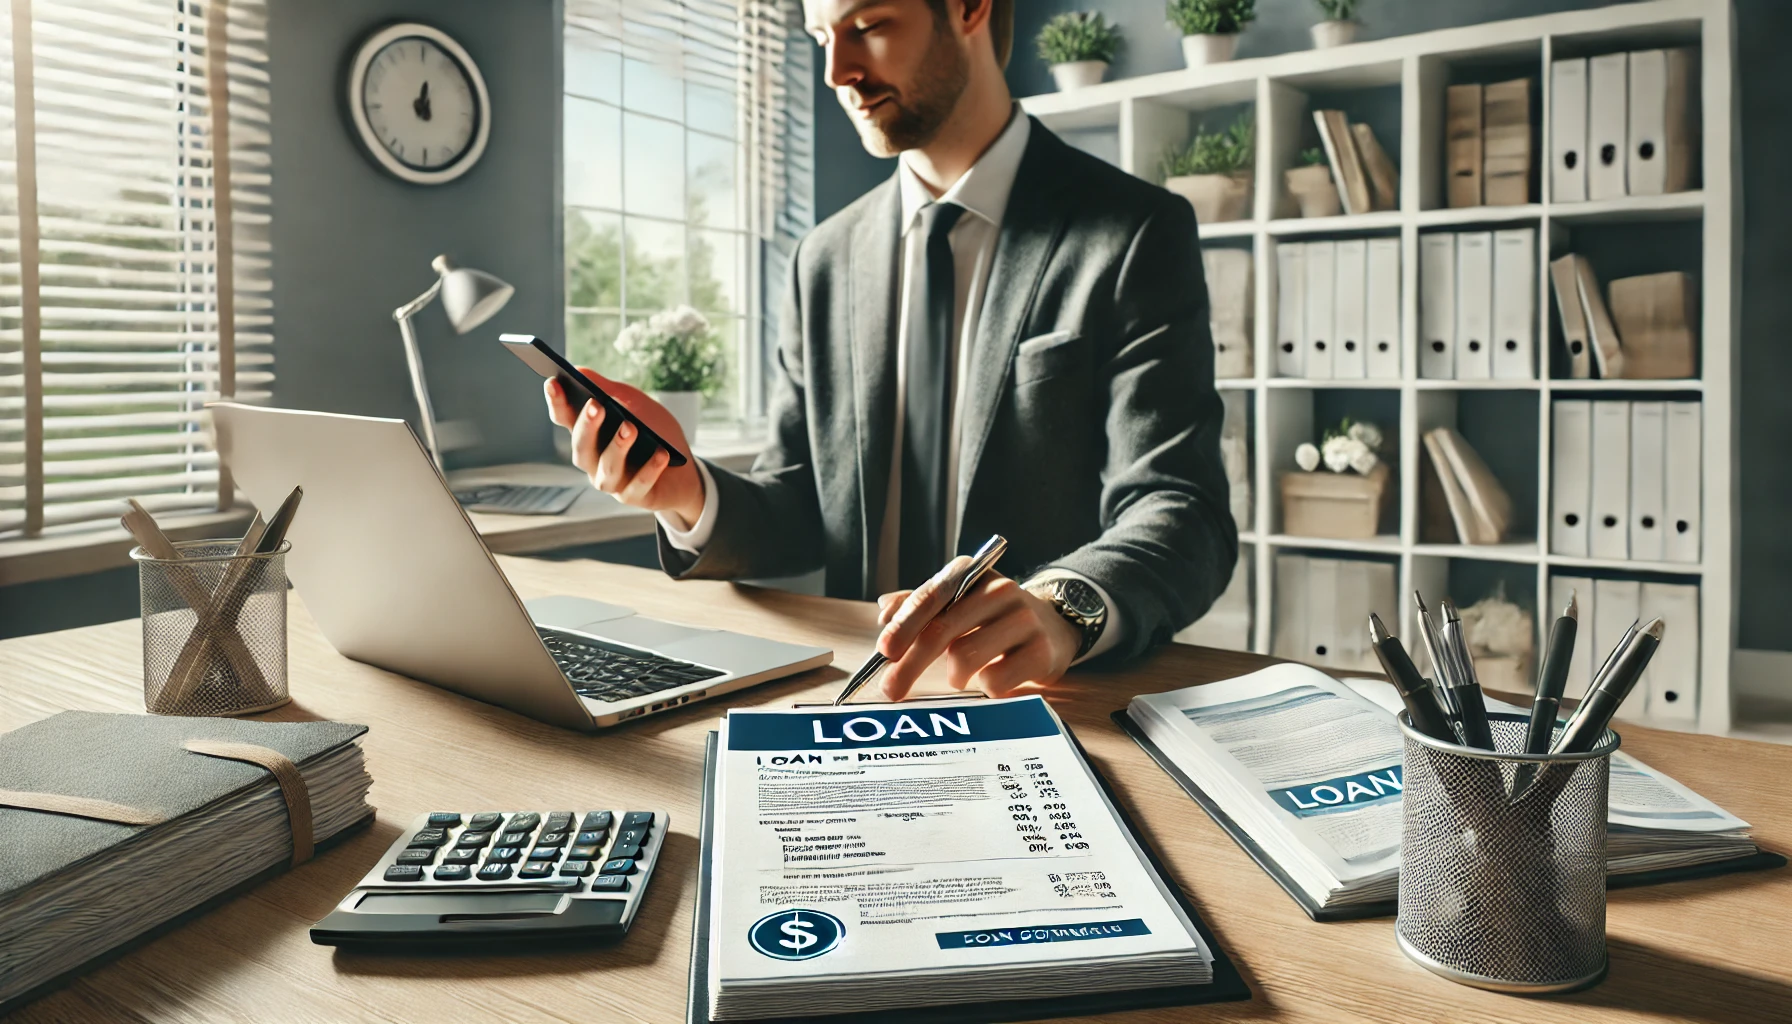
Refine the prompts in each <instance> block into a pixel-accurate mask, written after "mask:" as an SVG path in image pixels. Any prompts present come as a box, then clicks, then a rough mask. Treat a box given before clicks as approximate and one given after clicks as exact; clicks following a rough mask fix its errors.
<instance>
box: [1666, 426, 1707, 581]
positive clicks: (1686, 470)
mask: <svg viewBox="0 0 1792 1024" xmlns="http://www.w3.org/2000/svg"><path fill="white" fill-rule="evenodd" d="M1703 414H1704V403H1702V402H1669V403H1667V428H1666V434H1667V444H1666V449H1667V454H1666V458H1665V459H1664V462H1665V466H1664V468H1663V470H1662V482H1663V484H1664V490H1665V492H1666V496H1665V500H1664V502H1663V504H1664V506H1665V508H1664V510H1663V512H1664V515H1665V517H1666V523H1665V527H1664V535H1663V538H1662V557H1663V558H1664V559H1666V560H1667V561H1669V562H1686V563H1697V562H1698V561H1699V509H1700V507H1701V505H1702V504H1703V499H1704V492H1705V457H1704V453H1703V449H1702V447H1701V440H1702V438H1701V435H1702V431H1701V429H1700V424H1701V422H1702V420H1703Z"/></svg>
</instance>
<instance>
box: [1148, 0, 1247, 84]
mask: <svg viewBox="0 0 1792 1024" xmlns="http://www.w3.org/2000/svg"><path fill="white" fill-rule="evenodd" d="M1165 13H1167V14H1168V15H1169V16H1170V24H1172V25H1174V26H1176V27H1177V28H1178V29H1180V30H1181V31H1182V59H1183V60H1184V61H1185V62H1186V63H1187V64H1188V66H1189V67H1191V68H1198V67H1201V66H1202V65H1204V64H1218V63H1221V62H1222V61H1228V60H1231V59H1232V55H1233V54H1234V53H1235V52H1237V50H1238V33H1240V32H1243V31H1244V27H1245V26H1246V25H1248V24H1250V23H1251V22H1252V21H1254V20H1256V17H1257V0H1166V3H1165Z"/></svg>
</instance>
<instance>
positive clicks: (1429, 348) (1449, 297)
mask: <svg viewBox="0 0 1792 1024" xmlns="http://www.w3.org/2000/svg"><path fill="white" fill-rule="evenodd" d="M1419 376H1421V377H1426V378H1429V379H1433V380H1449V379H1451V378H1453V377H1455V376H1456V236H1455V235H1452V234H1432V235H1420V236H1419Z"/></svg>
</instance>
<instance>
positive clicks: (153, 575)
mask: <svg viewBox="0 0 1792 1024" xmlns="http://www.w3.org/2000/svg"><path fill="white" fill-rule="evenodd" d="M236 546H237V542H236V541H234V540H197V541H184V542H181V543H178V544H176V545H175V547H176V548H177V549H178V550H179V551H180V553H181V555H182V557H181V558H180V559H178V560H170V559H160V558H152V557H150V555H149V553H148V552H146V551H144V550H143V549H142V548H135V549H133V550H132V551H131V558H132V559H134V560H135V561H136V563H137V583H138V591H139V594H140V598H141V602H142V609H143V706H144V708H145V709H146V710H148V711H149V712H150V713H151V714H157V715H203V716H221V715H246V714H251V713H253V712H256V711H266V710H268V709H270V708H276V707H279V706H280V705H282V704H285V703H286V702H287V701H288V700H290V699H291V697H290V696H289V695H288V693H287V689H286V589H287V588H286V553H287V551H288V550H289V549H290V548H291V546H292V545H291V544H290V543H282V544H281V545H280V547H279V548H278V549H277V550H275V551H272V552H270V553H268V554H260V555H238V554H236Z"/></svg>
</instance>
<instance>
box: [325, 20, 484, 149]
mask: <svg viewBox="0 0 1792 1024" xmlns="http://www.w3.org/2000/svg"><path fill="white" fill-rule="evenodd" d="M348 109H349V116H350V117H351V118H352V119H353V120H354V124H355V134H356V136H357V137H359V139H360V140H361V144H362V145H363V146H364V147H366V149H367V152H368V155H370V156H371V157H373V159H374V160H375V162H377V163H378V164H379V165H380V166H381V167H384V168H385V169H386V170H387V171H390V172H391V173H392V174H393V175H394V176H396V177H399V178H402V179H403V180H405V181H408V182H412V183H413V184H417V185H440V184H443V183H444V182H449V181H453V180H454V179H456V178H458V177H460V176H461V175H463V174H465V173H467V171H468V170H470V169H471V168H472V166H473V165H474V164H476V163H478V162H479V157H480V155H481V154H483V153H484V152H485V142H486V138H487V136H489V135H490V134H491V97H490V96H489V95H487V93H486V91H485V78H484V76H482V75H480V73H479V67H478V65H476V64H474V63H473V59H472V58H471V57H469V56H467V51H466V50H465V49H464V48H462V46H461V45H460V44H459V43H457V42H455V41H454V40H453V39H452V38H450V37H449V36H448V34H447V33H446V32H443V31H442V30H440V29H437V28H432V27H430V26H428V25H421V24H418V23H416V22H401V23H399V24H396V25H388V26H386V27H385V28H382V29H380V30H379V31H377V32H375V33H374V34H373V35H371V36H368V37H367V39H366V41H365V42H363V43H362V44H361V45H360V47H359V48H358V49H356V51H355V56H354V60H353V62H352V63H351V64H350V65H349V74H348Z"/></svg>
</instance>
